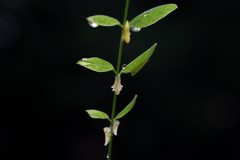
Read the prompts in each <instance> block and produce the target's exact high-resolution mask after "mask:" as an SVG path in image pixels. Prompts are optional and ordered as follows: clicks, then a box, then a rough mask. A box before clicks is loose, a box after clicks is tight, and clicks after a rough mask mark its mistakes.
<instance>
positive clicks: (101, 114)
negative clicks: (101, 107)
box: [86, 109, 111, 121]
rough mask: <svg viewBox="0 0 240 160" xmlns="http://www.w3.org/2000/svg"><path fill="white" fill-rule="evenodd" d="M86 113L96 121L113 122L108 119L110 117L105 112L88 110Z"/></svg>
mask: <svg viewBox="0 0 240 160" xmlns="http://www.w3.org/2000/svg"><path fill="white" fill-rule="evenodd" d="M86 112H87V113H88V115H89V116H90V117H92V118H95V119H108V120H109V121H111V120H110V119H109V117H108V115H107V114H106V113H104V112H101V111H98V110H94V109H88V110H86Z"/></svg>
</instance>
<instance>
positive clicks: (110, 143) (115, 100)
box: [108, 0, 129, 160]
mask: <svg viewBox="0 0 240 160" xmlns="http://www.w3.org/2000/svg"><path fill="white" fill-rule="evenodd" d="M128 7H129V0H126V6H125V13H124V18H123V27H122V33H121V37H120V46H119V53H118V64H117V75H118V74H119V71H120V66H121V59H122V48H123V41H122V35H123V30H124V25H125V23H126V20H127V14H128ZM116 102H117V95H116V93H115V92H114V97H113V107H112V117H111V136H110V142H109V146H108V160H111V152H112V137H113V122H114V117H115V109H116Z"/></svg>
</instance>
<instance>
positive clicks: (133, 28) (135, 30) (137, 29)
mask: <svg viewBox="0 0 240 160" xmlns="http://www.w3.org/2000/svg"><path fill="white" fill-rule="evenodd" d="M130 29H131V30H132V31H134V32H139V31H140V30H141V29H140V28H137V27H130Z"/></svg>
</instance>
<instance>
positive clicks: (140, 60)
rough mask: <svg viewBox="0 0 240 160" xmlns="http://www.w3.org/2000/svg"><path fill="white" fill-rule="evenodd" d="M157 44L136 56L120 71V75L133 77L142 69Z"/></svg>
mask: <svg viewBox="0 0 240 160" xmlns="http://www.w3.org/2000/svg"><path fill="white" fill-rule="evenodd" d="M156 46H157V43H155V44H154V45H153V46H152V47H151V48H149V49H148V50H147V51H146V52H144V53H143V54H141V55H140V56H138V57H137V58H136V59H134V60H133V61H132V62H131V63H129V64H128V65H127V66H126V67H125V68H123V69H122V71H121V73H130V72H131V75H132V76H134V75H135V74H136V73H137V72H138V71H139V70H140V69H142V67H143V66H144V65H145V64H146V63H147V62H148V60H149V58H150V57H151V55H152V54H153V51H154V50H155V47H156Z"/></svg>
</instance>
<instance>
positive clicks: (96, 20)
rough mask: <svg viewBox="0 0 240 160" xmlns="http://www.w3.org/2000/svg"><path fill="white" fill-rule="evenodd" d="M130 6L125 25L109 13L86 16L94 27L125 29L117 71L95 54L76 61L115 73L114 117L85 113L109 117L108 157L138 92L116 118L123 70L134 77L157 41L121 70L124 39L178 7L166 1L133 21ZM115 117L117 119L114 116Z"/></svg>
mask: <svg viewBox="0 0 240 160" xmlns="http://www.w3.org/2000/svg"><path fill="white" fill-rule="evenodd" d="M128 8H129V0H126V6H125V13H124V18H123V25H122V24H121V23H120V22H119V21H118V20H117V19H115V18H112V17H109V16H106V15H95V16H90V17H88V18H87V21H88V23H89V25H90V26H91V27H93V28H95V27H98V26H107V27H110V26H116V25H118V26H120V27H121V29H122V33H121V39H120V47H119V53H118V63H117V70H115V69H114V67H113V65H112V64H111V63H109V62H107V61H105V60H103V59H100V58H97V57H92V58H83V59H82V60H79V61H78V62H77V64H79V65H81V66H83V67H86V68H88V69H90V70H93V71H96V72H108V71H113V72H114V73H115V75H116V76H115V81H114V84H113V86H112V87H111V88H112V91H114V97H113V105H112V116H111V119H110V118H109V116H108V115H107V114H106V113H104V112H101V111H98V110H94V109H88V110H86V112H87V113H88V114H89V116H90V117H92V118H95V119H107V120H109V122H110V126H109V127H105V128H104V129H103V131H104V133H105V143H104V145H105V146H106V145H107V144H108V143H109V147H108V156H107V158H108V160H110V159H111V149H112V138H113V134H114V135H117V130H118V126H119V124H120V122H119V120H118V119H120V118H122V117H123V116H125V115H126V114H127V113H128V112H129V111H130V110H131V109H132V108H133V106H134V104H135V102H136V99H137V95H135V97H134V98H133V100H132V101H131V102H130V103H129V104H128V105H127V106H126V107H125V108H124V109H123V110H122V111H121V112H120V113H119V114H118V115H117V116H116V117H115V109H116V102H117V95H119V94H120V91H121V90H122V87H123V86H122V85H121V75H122V73H125V74H127V73H131V76H134V75H135V74H136V73H138V72H139V71H140V70H141V69H142V67H143V66H144V65H145V64H146V63H147V62H148V61H149V58H150V57H151V55H152V54H153V52H154V50H155V48H156V46H157V44H156V43H155V44H154V45H153V46H152V47H150V48H149V49H148V50H147V51H145V52H144V53H142V54H141V55H140V56H138V57H137V58H136V59H134V60H133V61H132V62H130V63H129V64H128V65H126V66H124V67H123V68H122V70H121V71H120V66H121V57H122V48H123V41H125V42H126V43H129V42H130V34H131V33H130V30H132V31H134V32H138V31H140V30H141V29H142V28H145V27H148V26H150V25H152V24H154V23H156V22H157V21H158V20H160V19H162V18H163V17H165V16H166V15H168V14H169V13H170V12H172V11H174V10H175V9H177V5H176V4H165V5H161V6H157V7H154V8H152V9H150V10H147V11H145V12H143V13H142V14H140V15H138V16H137V17H135V18H134V19H133V20H131V21H130V22H128V21H127V14H128ZM114 117H115V118H114Z"/></svg>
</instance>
